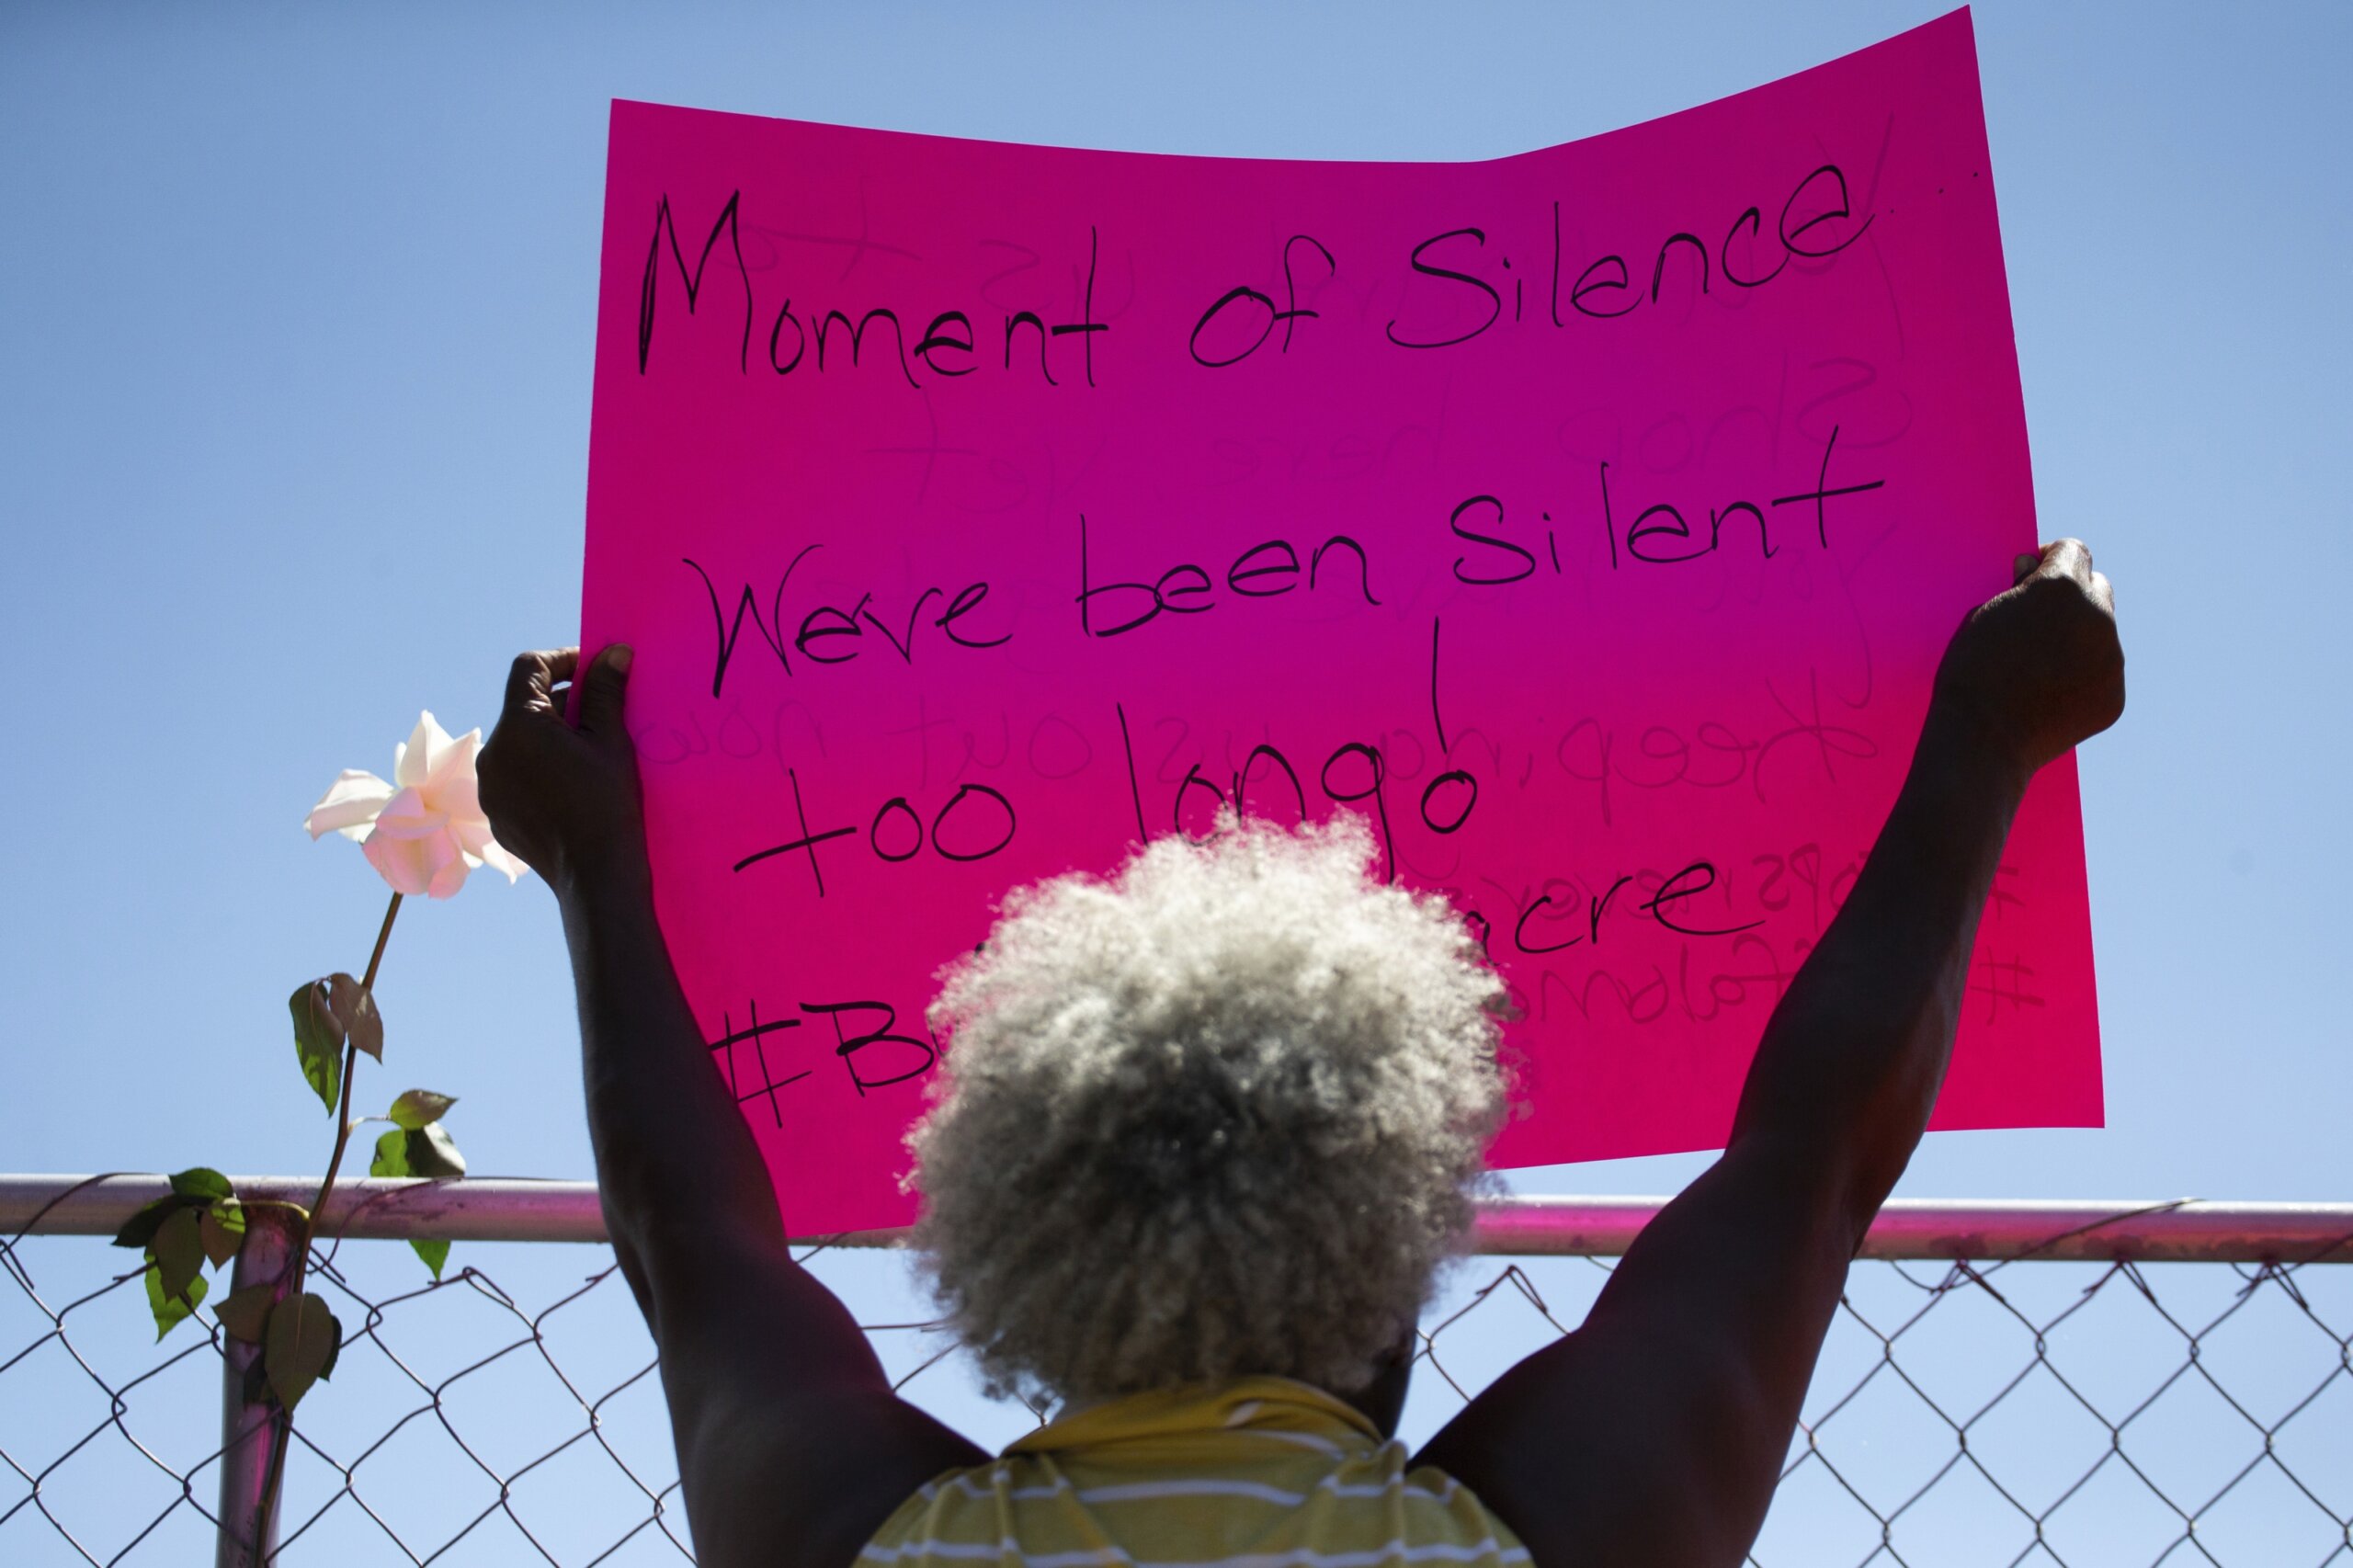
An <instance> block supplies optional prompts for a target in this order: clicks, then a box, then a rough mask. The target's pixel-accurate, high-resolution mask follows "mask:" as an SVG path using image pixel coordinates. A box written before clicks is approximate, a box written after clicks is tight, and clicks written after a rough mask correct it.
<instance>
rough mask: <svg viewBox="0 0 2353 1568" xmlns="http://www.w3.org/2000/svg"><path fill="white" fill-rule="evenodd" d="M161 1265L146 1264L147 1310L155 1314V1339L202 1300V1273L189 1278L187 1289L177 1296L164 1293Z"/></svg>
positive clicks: (196, 1306)
mask: <svg viewBox="0 0 2353 1568" xmlns="http://www.w3.org/2000/svg"><path fill="white" fill-rule="evenodd" d="M162 1275H163V1269H162V1267H161V1266H159V1265H155V1264H150V1265H149V1266H148V1267H147V1310H148V1311H149V1312H153V1313H154V1314H155V1337H156V1338H157V1339H161V1338H163V1337H164V1335H167V1334H169V1333H171V1332H172V1330H173V1329H175V1328H176V1327H178V1326H179V1323H180V1320H181V1319H182V1318H185V1317H187V1316H188V1314H189V1313H190V1312H194V1311H196V1309H197V1308H198V1307H199V1306H201V1305H202V1304H203V1302H204V1276H203V1275H201V1274H199V1275H197V1276H196V1277H195V1278H191V1279H190V1280H189V1281H188V1290H187V1291H186V1292H185V1293H184V1294H181V1295H177V1296H168V1295H165V1293H164V1284H163V1278H162Z"/></svg>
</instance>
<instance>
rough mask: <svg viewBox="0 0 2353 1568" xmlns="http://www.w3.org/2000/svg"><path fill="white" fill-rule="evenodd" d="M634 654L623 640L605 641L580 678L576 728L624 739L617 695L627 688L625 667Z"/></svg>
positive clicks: (623, 728) (625, 733) (624, 731)
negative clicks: (578, 713) (577, 725)
mask: <svg viewBox="0 0 2353 1568" xmlns="http://www.w3.org/2000/svg"><path fill="white" fill-rule="evenodd" d="M635 657H636V654H635V653H634V652H633V651H632V650H631V647H630V645H629V644H628V643H626V642H608V643H607V644H606V645H605V647H604V649H603V651H602V652H600V653H598V654H597V660H596V662H595V663H594V664H592V665H589V666H588V673H587V674H586V675H585V676H582V677H581V680H580V727H581V728H582V729H583V730H585V731H587V732H588V733H591V734H596V735H601V736H607V737H615V736H618V737H620V738H621V739H624V740H626V739H627V738H628V736H629V731H628V729H627V728H626V727H625V726H624V725H623V724H622V722H621V698H622V695H623V694H624V693H625V692H626V691H627V690H628V688H629V666H630V664H631V660H633V659H634V658H635Z"/></svg>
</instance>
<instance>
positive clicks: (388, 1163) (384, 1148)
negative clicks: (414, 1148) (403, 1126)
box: [368, 1127, 415, 1176]
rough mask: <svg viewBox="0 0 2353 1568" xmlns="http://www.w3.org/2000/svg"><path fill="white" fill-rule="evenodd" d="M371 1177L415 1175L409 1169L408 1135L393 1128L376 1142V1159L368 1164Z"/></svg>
mask: <svg viewBox="0 0 2353 1568" xmlns="http://www.w3.org/2000/svg"><path fill="white" fill-rule="evenodd" d="M368 1174H369V1176H410V1175H413V1174H415V1173H413V1172H412V1171H410V1169H409V1168H408V1134H407V1133H405V1132H404V1131H401V1130H400V1129H399V1128H397V1127H395V1128H393V1129H392V1131H390V1132H387V1133H385V1134H384V1135H383V1136H382V1137H381V1138H379V1139H377V1140H376V1157H375V1158H374V1159H372V1160H370V1161H369V1162H368Z"/></svg>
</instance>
